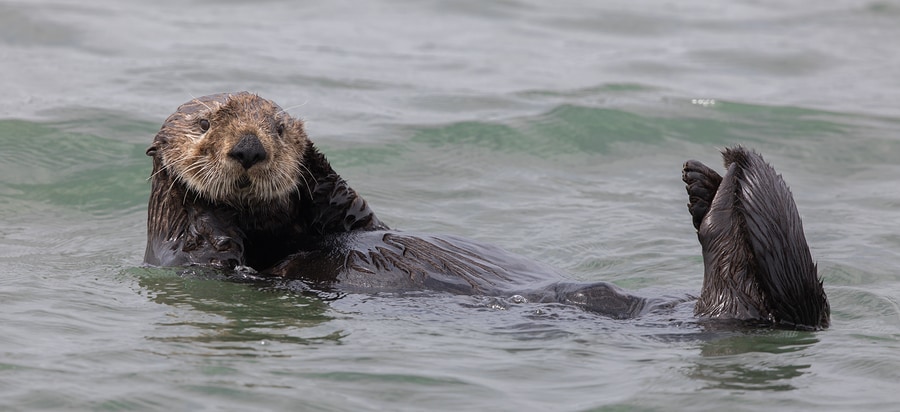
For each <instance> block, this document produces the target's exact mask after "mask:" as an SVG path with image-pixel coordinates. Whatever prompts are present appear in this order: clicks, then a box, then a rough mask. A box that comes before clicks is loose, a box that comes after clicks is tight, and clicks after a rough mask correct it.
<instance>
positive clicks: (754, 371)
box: [686, 331, 819, 391]
mask: <svg viewBox="0 0 900 412" xmlns="http://www.w3.org/2000/svg"><path fill="white" fill-rule="evenodd" d="M818 342H819V339H818V338H817V337H816V334H815V333H812V332H797V331H758V332H746V333H739V334H736V335H734V336H729V337H723V338H720V339H715V340H712V341H708V342H703V343H702V345H701V347H700V355H701V356H700V357H697V358H696V359H695V364H694V365H693V366H691V367H688V368H687V371H686V374H687V375H688V376H689V377H690V378H691V379H695V380H699V381H705V382H707V384H706V385H705V386H704V388H706V389H731V390H735V389H739V390H767V391H786V390H792V389H796V387H795V386H794V385H793V384H792V381H793V380H794V379H795V378H798V377H800V376H801V375H803V374H804V373H805V372H806V371H807V369H809V368H810V364H809V360H808V359H804V358H803V357H802V356H769V355H780V354H788V353H793V352H800V351H804V350H807V349H809V348H810V347H812V346H813V345H815V344H816V343H818ZM801 360H802V362H799V361H801Z"/></svg>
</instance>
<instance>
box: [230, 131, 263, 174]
mask: <svg viewBox="0 0 900 412" xmlns="http://www.w3.org/2000/svg"><path fill="white" fill-rule="evenodd" d="M228 156H230V157H231V158H232V159H234V160H237V161H238V162H239V163H240V164H241V166H244V169H249V168H250V167H252V166H253V165H255V164H257V163H259V162H261V161H263V160H266V149H265V148H264V147H263V145H262V142H260V141H259V138H258V137H256V135H255V134H245V135H243V136H241V140H240V141H238V142H237V144H236V145H234V147H232V148H231V151H230V152H228Z"/></svg>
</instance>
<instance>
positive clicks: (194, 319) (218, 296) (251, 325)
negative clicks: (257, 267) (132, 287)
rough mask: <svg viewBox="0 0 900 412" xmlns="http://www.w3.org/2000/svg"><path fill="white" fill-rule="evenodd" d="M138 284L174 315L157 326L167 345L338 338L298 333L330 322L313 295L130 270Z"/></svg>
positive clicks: (336, 335) (321, 302)
mask: <svg viewBox="0 0 900 412" xmlns="http://www.w3.org/2000/svg"><path fill="white" fill-rule="evenodd" d="M128 272H130V273H133V274H135V275H137V276H138V285H139V286H140V287H141V288H142V293H145V294H146V295H147V296H148V298H149V299H150V300H151V301H153V302H156V303H159V304H163V305H168V306H172V307H174V308H179V309H185V308H187V309H190V310H189V311H178V312H175V313H173V314H172V315H171V319H170V321H168V322H162V323H160V324H159V325H160V326H162V327H163V328H162V329H164V330H165V332H164V333H163V335H164V336H162V337H154V339H160V340H163V341H169V342H186V343H190V342H200V343H235V342H237V343H240V342H247V343H258V342H265V341H278V342H282V343H295V344H309V343H313V342H316V343H318V342H325V341H333V342H338V341H339V340H340V339H341V337H342V334H341V333H340V332H337V331H334V332H330V333H328V334H326V335H323V336H309V334H308V333H305V332H303V331H304V330H305V329H310V328H314V327H316V326H319V325H321V324H322V323H325V322H327V321H329V320H331V319H332V317H331V316H329V315H328V314H327V313H326V312H327V311H328V305H327V302H326V301H324V300H322V299H320V298H319V297H315V296H306V295H304V294H301V293H291V292H285V291H284V290H279V289H272V288H271V287H266V286H257V285H253V284H244V283H236V282H230V281H227V280H225V279H224V278H223V277H222V276H208V275H207V274H201V275H199V276H198V275H186V274H183V273H178V271H177V270H169V269H146V268H139V269H138V268H136V269H130V270H129V271H128Z"/></svg>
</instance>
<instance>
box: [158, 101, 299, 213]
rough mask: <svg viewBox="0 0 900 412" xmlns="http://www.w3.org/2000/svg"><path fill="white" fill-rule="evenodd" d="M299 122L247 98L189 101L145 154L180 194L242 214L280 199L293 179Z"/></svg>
mask: <svg viewBox="0 0 900 412" xmlns="http://www.w3.org/2000/svg"><path fill="white" fill-rule="evenodd" d="M307 146H309V139H308V138H307V136H306V132H305V131H304V130H303V122H302V121H300V120H298V119H294V118H292V117H290V116H289V115H287V114H286V113H285V112H284V110H282V109H281V108H280V107H278V105H277V104H275V103H273V102H271V101H269V100H266V99H263V98H261V97H259V96H257V95H255V94H251V93H247V92H239V93H223V94H215V95H210V96H204V97H200V98H196V99H193V100H191V101H189V102H187V103H185V104H183V105H181V106H179V107H178V110H177V111H176V112H175V113H173V114H172V115H171V116H169V117H168V118H167V119H166V121H165V123H163V126H162V128H161V129H160V131H159V133H157V134H156V138H154V140H153V144H152V145H151V146H150V148H148V149H147V155H148V156H152V157H153V158H154V171H153V172H154V174H159V173H162V174H166V175H167V176H169V177H170V178H172V179H173V180H174V182H173V184H178V183H180V184H183V185H184V187H185V188H186V189H187V193H188V194H193V195H195V196H198V197H202V198H204V199H206V200H208V201H210V202H213V203H223V204H228V205H231V206H233V207H238V208H242V207H245V206H252V205H254V204H259V203H270V202H273V201H282V200H286V199H288V197H289V196H290V195H291V194H292V193H293V192H294V191H295V190H296V188H297V187H298V183H299V181H300V179H301V177H300V169H301V167H302V159H303V154H304V152H305V150H306V148H307Z"/></svg>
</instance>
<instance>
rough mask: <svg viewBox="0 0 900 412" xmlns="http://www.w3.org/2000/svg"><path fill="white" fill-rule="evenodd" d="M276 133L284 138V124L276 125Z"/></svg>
mask: <svg viewBox="0 0 900 412" xmlns="http://www.w3.org/2000/svg"><path fill="white" fill-rule="evenodd" d="M275 133H278V135H279V136H284V123H278V124H277V125H275Z"/></svg>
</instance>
